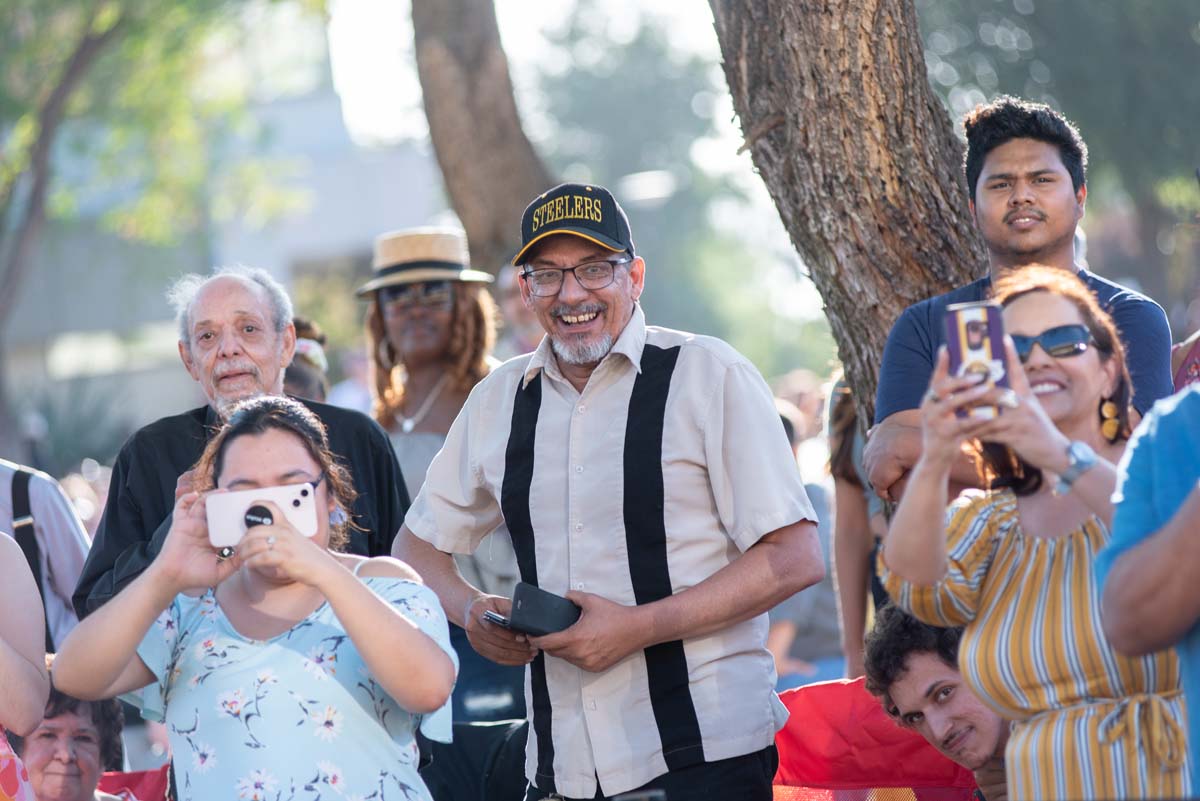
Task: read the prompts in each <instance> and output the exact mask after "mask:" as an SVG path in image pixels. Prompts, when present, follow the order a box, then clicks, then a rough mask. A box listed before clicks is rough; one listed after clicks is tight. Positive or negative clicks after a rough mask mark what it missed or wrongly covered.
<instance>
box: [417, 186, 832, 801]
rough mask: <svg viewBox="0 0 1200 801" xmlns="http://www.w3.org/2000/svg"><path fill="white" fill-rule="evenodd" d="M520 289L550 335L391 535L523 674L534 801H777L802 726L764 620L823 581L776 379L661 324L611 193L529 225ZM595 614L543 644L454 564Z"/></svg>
mask: <svg viewBox="0 0 1200 801" xmlns="http://www.w3.org/2000/svg"><path fill="white" fill-rule="evenodd" d="M521 232H522V248H521V250H520V252H519V253H518V254H517V256H516V258H514V259H513V263H514V264H515V265H519V266H521V268H522V269H521V294H522V297H523V299H524V302H525V304H526V305H527V306H528V307H529V308H530V309H531V310H532V311H533V312H534V314H535V315H536V316H537V318H538V320H539V322H540V323H541V325H542V328H543V329H544V330H545V332H546V336H545V337H544V338H543V340H542V343H541V345H540V346H539V347H538V349H537V350H536V351H535V352H534V353H532V354H527V355H525V356H522V357H517V358H514V359H510V360H509V361H507V362H505V363H504V364H503V365H502V366H500V367H499V368H497V369H496V370H494V371H493V372H492V373H491V374H490V375H489V376H488V377H487V378H485V379H484V380H483V381H481V382H480V383H479V385H478V386H476V388H475V390H474V391H473V392H472V394H471V397H470V398H469V399H468V400H467V403H466V405H465V406H464V408H463V410H462V412H461V413H460V414H459V416H458V419H457V420H455V422H454V425H453V426H452V427H451V429H450V433H449V435H448V437H447V439H446V444H445V446H444V447H443V449H442V451H441V453H439V454H438V456H437V457H436V458H435V459H434V461H433V464H432V465H431V467H430V469H429V473H428V475H427V477H426V479H425V485H424V487H423V488H422V489H421V492H420V493H419V494H418V496H417V498H416V500H415V501H414V503H413V508H412V510H411V511H410V513H409V515H408V516H407V518H406V519H405V527H404V528H403V529H402V530H401V533H400V536H398V537H397V538H396V547H395V549H394V552H393V553H394V555H396V556H398V557H400V558H401V559H404V560H405V561H407V562H409V564H411V565H413V566H414V567H415V568H416V569H417V570H418V572H420V573H421V575H422V577H423V578H424V580H425V581H426V583H428V584H429V585H430V587H432V588H433V589H434V591H435V592H437V593H438V595H439V597H440V598H441V601H442V605H443V606H444V607H445V609H446V611H447V614H448V616H449V617H450V618H451V620H453V621H454V622H455V623H458V624H459V625H461V626H463V627H464V628H465V629H466V630H467V634H468V636H469V637H470V639H471V643H472V644H473V645H474V646H475V649H476V650H477V651H479V652H480V653H482V654H484V655H485V656H487V657H488V658H490V659H492V660H494V661H496V662H500V663H503V664H529V682H528V688H529V689H528V691H527V702H526V706H527V708H528V709H529V710H530V711H531V714H530V718H531V724H530V727H529V729H530V734H529V738H528V744H527V749H526V777H527V779H528V780H529V783H530V784H529V788H528V790H527V794H526V796H525V797H526V799H527V801H535V800H536V799H543V798H556V799H562V798H565V799H595V798H609V797H611V796H613V795H616V794H620V793H625V792H628V791H631V790H638V789H644V790H651V789H661V790H665V791H666V792H667V795H668V796H669V797H671V798H676V797H678V798H688V799H691V801H705V800H706V799H711V801H727V799H730V798H741V799H751V801H758V800H759V799H762V801H767V800H768V799H770V798H771V782H772V778H773V776H774V773H775V769H776V763H777V756H776V753H775V749H774V745H773V742H774V736H775V732H776V731H777V730H778V729H779V728H780V727H781V726H782V725H783V723H784V721H785V719H786V716H787V713H786V710H784V709H783V706H782V704H781V703H780V702H779V699H778V698H777V697H776V696H775V692H774V686H775V671H774V664H773V660H772V658H771V654H770V652H769V651H768V650H767V648H766V635H767V626H768V623H767V615H766V612H767V610H769V609H771V608H772V607H773V606H775V605H776V604H778V603H779V602H780V601H782V600H784V599H785V598H788V597H790V596H791V595H793V594H795V593H796V592H799V591H800V590H802V589H803V588H805V587H807V586H809V585H811V584H814V583H816V582H817V581H819V580H820V579H821V577H822V575H823V573H824V567H823V564H822V559H821V551H820V546H819V544H818V542H817V538H816V527H815V525H814V521H815V519H816V516H815V515H814V514H813V510H812V505H811V504H810V503H809V500H808V497H807V496H806V495H805V493H804V488H803V485H802V484H801V481H800V475H799V471H798V469H797V467H796V463H795V460H794V459H793V457H792V452H791V449H790V448H789V446H788V442H787V438H786V436H785V435H784V433H783V430H782V428H781V426H780V423H779V416H778V413H777V412H776V410H775V405H774V402H773V400H772V397H771V393H770V390H769V389H768V388H767V385H766V382H764V381H763V379H762V376H761V375H759V373H758V371H757V370H756V369H755V368H754V367H753V366H752V365H751V364H750V363H749V362H748V361H747V360H746V359H745V357H743V356H741V355H740V354H738V353H737V352H736V351H734V350H733V349H732V348H731V347H729V345H727V344H725V343H724V342H721V341H720V340H716V339H713V338H711V337H704V336H698V335H694V334H687V333H683V332H680V331H671V330H668V329H663V328H657V327H654V326H648V325H646V319H645V315H644V314H643V312H642V309H641V307H640V306H639V305H638V302H637V301H638V298H639V297H640V296H641V293H642V289H643V287H644V286H645V279H646V264H645V262H644V261H643V260H642V259H641V258H640V257H638V256H637V254H636V251H635V249H634V245H633V240H632V238H631V236H630V231H629V221H628V219H627V218H626V217H625V213H624V212H623V211H622V210H621V208H620V206H618V205H617V203H616V201H615V200H614V199H613V197H612V195H611V194H609V192H608V191H607V190H606V189H604V188H603V187H600V186H596V185H594V184H593V185H583V184H563V185H561V186H558V187H556V188H554V189H552V190H550V191H549V192H547V193H545V194H543V195H541V196H540V197H538V198H536V199H535V200H534V201H533V202H532V203H530V205H529V207H528V208H527V209H526V211H525V214H524V215H523V218H522V224H521ZM500 527H505V528H506V529H507V530H508V533H509V534H510V535H511V538H512V542H513V547H514V550H515V551H516V554H517V562H518V565H519V568H520V572H521V577H522V579H523V580H524V581H525V582H528V583H530V584H536V585H537V586H539V587H541V588H542V589H544V590H548V591H549V592H552V593H556V594H558V595H565V596H566V597H567V598H569V599H570V600H571V601H573V602H574V603H575V604H577V605H578V606H579V607H581V609H582V615H581V617H580V618H579V620H578V621H577V622H576V623H575V624H574V625H572V626H570V627H569V628H566V629H565V630H562V631H559V632H557V633H553V634H549V635H546V636H542V637H528V638H527V637H525V636H523V635H520V634H517V633H515V632H512V631H510V630H508V629H506V628H503V627H501V626H498V625H496V624H494V623H491V622H488V621H487V620H486V619H485V618H484V616H483V615H484V612H485V611H489V610H491V611H493V612H499V613H501V614H504V615H508V614H509V612H510V608H511V603H510V601H509V599H507V598H502V597H497V596H491V595H486V594H484V593H482V592H480V591H479V590H478V589H476V588H475V587H472V586H470V585H469V584H468V583H467V582H465V581H464V580H463V578H462V576H460V575H459V574H458V573H457V571H456V570H455V569H454V561H453V559H452V557H451V554H452V553H470V552H473V551H474V550H475V549H476V548H478V547H479V545H480V542H481V540H483V538H484V537H485V536H486V535H487V534H488V533H490V532H491V531H493V530H495V529H497V528H500Z"/></svg>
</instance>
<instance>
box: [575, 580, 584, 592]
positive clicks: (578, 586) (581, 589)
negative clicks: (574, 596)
mask: <svg viewBox="0 0 1200 801" xmlns="http://www.w3.org/2000/svg"><path fill="white" fill-rule="evenodd" d="M575 589H577V590H579V591H580V592H583V582H582V581H577V582H575Z"/></svg>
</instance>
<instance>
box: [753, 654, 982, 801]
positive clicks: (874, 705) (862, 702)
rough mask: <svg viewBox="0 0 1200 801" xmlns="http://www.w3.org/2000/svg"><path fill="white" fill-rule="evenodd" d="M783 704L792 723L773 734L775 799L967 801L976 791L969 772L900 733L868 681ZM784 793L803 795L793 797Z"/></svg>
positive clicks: (803, 692) (819, 687)
mask: <svg viewBox="0 0 1200 801" xmlns="http://www.w3.org/2000/svg"><path fill="white" fill-rule="evenodd" d="M780 698H782V699H783V703H784V704H785V705H786V706H787V708H788V710H789V711H790V712H791V717H790V718H788V722H787V725H786V726H784V727H783V729H781V730H780V731H779V733H778V734H776V735H775V745H776V747H777V748H778V749H779V770H778V772H777V773H776V774H775V784H776V785H777V786H782V787H781V788H780V789H779V790H777V792H776V796H775V797H776V798H777V799H788V800H789V801H791V799H796V801H819V800H820V799H824V798H833V794H832V793H821V792H819V791H821V790H850V789H869V788H886V787H908V788H913V789H921V788H927V789H945V790H958V791H960V792H951V793H948V794H947V795H945V796H941V795H940V794H938V795H931V794H927V793H922V795H921V797H922V798H934V797H944V798H966V797H968V796H969V795H970V791H973V790H974V789H975V779H974V777H973V776H972V774H971V772H970V771H969V770H967V769H966V768H963V767H961V766H959V765H958V764H956V763H954V762H952V761H950V760H949V759H947V758H946V757H944V756H942V754H941V753H939V752H938V751H937V749H935V748H934V747H933V746H931V745H930V744H929V743H927V742H925V739H924V738H923V737H921V735H919V734H917V733H916V732H914V731H911V730H909V729H904V728H901V727H900V726H897V725H896V722H895V721H894V720H892V718H891V717H889V716H888V714H887V713H886V712H885V711H884V710H883V705H882V704H880V703H879V699H878V698H875V697H874V696H873V695H871V694H870V693H868V692H867V690H866V688H865V686H864V679H861V678H860V679H856V680H854V681H827V682H821V683H819V684H809V685H806V686H804V687H798V688H796V689H794V690H788V691H786V692H784V693H783V694H782V695H780ZM786 787H791V788H804V790H803V791H799V792H791V793H790V794H789V792H788V791H785V790H783V788H786ZM814 791H816V792H814ZM962 791H965V792H962Z"/></svg>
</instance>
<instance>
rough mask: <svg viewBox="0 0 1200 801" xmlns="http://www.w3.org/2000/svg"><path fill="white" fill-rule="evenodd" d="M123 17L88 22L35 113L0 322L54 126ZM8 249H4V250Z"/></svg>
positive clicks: (36, 209)
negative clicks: (99, 25)
mask: <svg viewBox="0 0 1200 801" xmlns="http://www.w3.org/2000/svg"><path fill="white" fill-rule="evenodd" d="M124 23H125V19H124V18H123V17H118V18H117V19H116V20H114V22H113V24H111V25H110V26H108V27H107V28H106V29H104V30H102V31H96V30H94V25H95V15H94V14H93V16H92V17H90V18H89V19H88V21H87V25H86V27H85V30H84V34H83V36H82V37H81V38H80V40H79V42H78V43H77V44H76V46H75V49H74V50H73V51H72V53H71V57H70V59H68V61H67V64H66V66H65V67H64V68H63V71H62V75H61V76H60V77H59V79H58V82H57V83H55V85H54V87H53V89H51V91H50V94H49V95H47V97H46V100H45V102H43V103H42V105H41V108H40V109H39V110H38V114H37V123H36V125H37V133H36V135H35V138H34V143H33V148H32V150H31V154H30V159H29V167H28V168H27V169H26V170H25V173H26V174H28V175H29V176H31V182H30V188H29V196H28V200H27V201H26V203H25V208H24V213H23V214H22V215H21V219H20V222H18V223H17V225H16V226H15V228H14V229H13V232H12V234H11V240H10V241H11V244H9V245H8V247H7V248H4V249H3V250H0V253H2V257H3V260H2V261H0V325H3V324H4V323H5V321H7V319H8V317H9V315H10V314H11V313H12V308H13V305H14V304H15V303H16V297H17V292H18V290H19V289H20V286H21V282H22V280H23V279H24V277H25V273H26V272H27V271H28V268H29V262H30V258H31V256H32V251H33V246H34V243H35V242H36V241H37V237H38V234H39V233H40V232H41V228H42V225H43V223H44V222H45V217H46V196H47V194H48V191H49V186H50V178H51V172H52V168H51V164H50V156H51V152H52V150H53V147H54V141H55V139H56V137H57V136H58V130H59V128H60V127H61V126H62V121H63V119H64V117H65V116H66V110H67V102H68V101H69V100H70V98H71V95H72V94H73V93H74V92H75V90H76V89H78V88H79V85H80V84H81V83H82V82H83V80H84V79H85V78H86V77H87V73H88V70H90V69H91V67H92V65H93V64H95V62H96V59H97V58H98V57H99V56H100V54H101V53H102V52H103V51H104V49H105V48H106V47H108V46H109V45H110V44H111V43H112V42H114V41H116V39H117V38H118V36H119V35H120V33H121V31H122V29H123V27H124ZM19 180H20V179H19V178H17V179H15V180H14V181H13V183H12V185H10V187H8V196H7V197H6V199H5V205H4V206H0V208H5V207H6V205H7V203H11V202H12V199H13V186H15V185H16V183H17V182H18V181H19ZM3 251H7V252H3Z"/></svg>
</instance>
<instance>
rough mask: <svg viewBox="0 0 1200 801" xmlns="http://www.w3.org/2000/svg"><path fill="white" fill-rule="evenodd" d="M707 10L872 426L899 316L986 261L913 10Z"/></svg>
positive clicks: (715, 5)
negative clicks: (880, 374)
mask: <svg viewBox="0 0 1200 801" xmlns="http://www.w3.org/2000/svg"><path fill="white" fill-rule="evenodd" d="M710 3H711V5H712V9H713V16H714V18H715V20H716V29H717V37H718V39H719V40H720V44H721V53H722V56H723V67H724V70H725V77H726V79H727V81H728V82H729V89H730V91H731V93H732V95H733V104H734V109H735V110H736V111H737V114H738V117H739V118H740V120H741V124H742V130H743V131H744V132H745V136H746V145H745V147H748V148H749V150H750V153H751V156H752V158H753V160H754V165H755V167H756V168H757V169H758V172H759V174H760V175H761V176H762V178H763V181H764V182H765V183H766V185H767V189H768V190H769V191H770V193H771V197H772V198H773V199H774V201H775V206H776V208H777V209H778V210H779V214H780V216H781V217H782V219H783V223H784V225H785V227H786V228H787V231H788V233H789V235H790V236H791V239H792V243H793V244H794V245H795V247H796V249H797V251H799V253H800V256H801V257H802V259H803V260H804V263H805V265H806V266H807V267H808V269H809V271H810V274H811V276H812V279H813V283H814V284H816V287H817V290H818V291H819V292H820V293H821V298H822V299H823V300H824V302H825V312H826V315H827V316H828V317H829V322H830V326H831V328H832V330H833V335H834V338H835V339H836V340H837V343H838V353H839V356H840V357H841V360H842V364H843V365H844V366H845V369H846V375H847V379H848V380H849V382H850V385H851V387H852V388H853V391H854V396H855V401H856V403H857V404H858V408H859V410H860V411H861V412H862V413H863V414H864V415H865V416H866V417H867V419H870V417H871V415H872V414H873V410H874V401H875V387H876V378H877V375H878V369H879V362H880V358H881V356H882V353H883V345H884V342H885V341H886V339H887V333H888V330H889V329H890V327H891V324H892V323H893V322H894V321H895V319H896V317H897V316H898V315H899V314H900V312H901V311H902V310H903V309H904V307H906V306H908V305H909V304H911V303H914V302H916V301H918V300H921V299H923V298H926V297H929V296H931V295H934V294H937V293H939V292H943V291H946V290H947V289H949V288H951V287H953V286H956V285H959V284H962V283H966V282H967V281H969V280H971V279H973V278H977V277H979V276H981V275H983V273H984V271H985V270H986V264H987V261H986V255H985V252H984V249H983V244H982V242H981V241H980V239H979V237H978V234H977V232H976V231H975V228H974V226H973V225H972V222H971V218H970V215H969V212H968V207H967V195H966V192H965V191H964V190H963V180H962V178H961V166H960V165H961V153H962V146H961V144H960V143H959V141H958V140H957V139H956V138H955V136H954V132H953V129H952V127H951V124H950V120H949V118H948V117H947V114H946V111H945V110H944V108H943V107H942V105H941V104H940V102H939V101H938V99H937V97H936V95H935V94H934V93H933V91H932V90H931V88H930V86H929V83H928V80H927V78H926V75H925V61H924V56H923V51H922V47H921V38H920V34H919V32H918V28H917V17H916V11H915V9H914V7H913V4H912V2H911V0H900V2H896V0H821V1H820V2H818V1H817V0H808V2H795V0H710Z"/></svg>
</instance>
